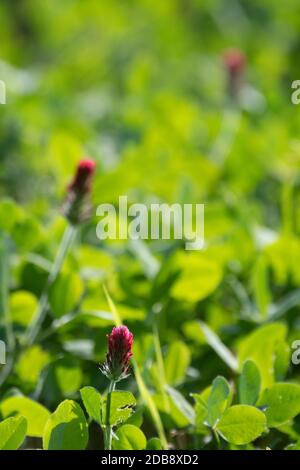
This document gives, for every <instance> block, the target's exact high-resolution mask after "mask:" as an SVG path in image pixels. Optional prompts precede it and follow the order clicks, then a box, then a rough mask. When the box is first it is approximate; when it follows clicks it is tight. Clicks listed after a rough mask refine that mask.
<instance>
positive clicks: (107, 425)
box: [105, 380, 116, 450]
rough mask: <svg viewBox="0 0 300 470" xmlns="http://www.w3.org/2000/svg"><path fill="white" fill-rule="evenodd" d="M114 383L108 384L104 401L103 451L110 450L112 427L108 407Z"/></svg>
mask: <svg viewBox="0 0 300 470" xmlns="http://www.w3.org/2000/svg"><path fill="white" fill-rule="evenodd" d="M115 386H116V382H114V381H113V380H112V381H111V382H110V384H109V389H108V394H107V400H106V420H105V421H106V422H105V450H111V444H112V426H111V425H110V406H111V394H112V392H113V391H114V389H115Z"/></svg>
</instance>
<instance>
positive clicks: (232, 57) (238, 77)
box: [224, 49, 246, 100]
mask: <svg viewBox="0 0 300 470" xmlns="http://www.w3.org/2000/svg"><path fill="white" fill-rule="evenodd" d="M224 64H225V68H226V70H227V74H228V92H229V95H230V96H231V98H232V99H234V100H237V99H238V97H239V94H240V91H241V87H242V85H243V72H244V69H245V65H246V59H245V56H244V54H243V53H242V52H241V51H240V50H239V49H230V50H228V51H226V52H225V54H224Z"/></svg>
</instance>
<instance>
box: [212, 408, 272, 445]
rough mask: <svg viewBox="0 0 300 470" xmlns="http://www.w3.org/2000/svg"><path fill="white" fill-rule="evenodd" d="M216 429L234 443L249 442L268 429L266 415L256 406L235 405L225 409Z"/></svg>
mask: <svg viewBox="0 0 300 470" xmlns="http://www.w3.org/2000/svg"><path fill="white" fill-rule="evenodd" d="M216 430H217V432H218V433H219V434H220V435H221V436H222V437H223V438H224V439H225V440H226V441H228V442H230V443H232V444H236V445H244V444H248V443H249V442H252V441H254V440H255V439H257V438H258V437H259V436H260V435H261V434H262V433H263V432H264V431H265V430H266V417H265V415H264V414H263V413H262V412H261V411H260V410H258V409H257V408H255V407H254V406H249V405H235V406H232V407H231V408H228V410H226V411H225V413H224V414H223V416H222V417H221V418H220V421H219V422H218V424H217V427H216Z"/></svg>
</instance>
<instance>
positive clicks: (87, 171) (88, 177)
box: [69, 159, 96, 193]
mask: <svg viewBox="0 0 300 470" xmlns="http://www.w3.org/2000/svg"><path fill="white" fill-rule="evenodd" d="M95 168H96V164H95V162H94V161H93V160H88V159H87V160H81V161H80V162H79V165H78V167H77V171H76V175H75V177H74V179H73V181H72V182H71V184H70V186H69V191H75V192H78V193H88V192H90V190H91V183H92V177H93V174H94V171H95Z"/></svg>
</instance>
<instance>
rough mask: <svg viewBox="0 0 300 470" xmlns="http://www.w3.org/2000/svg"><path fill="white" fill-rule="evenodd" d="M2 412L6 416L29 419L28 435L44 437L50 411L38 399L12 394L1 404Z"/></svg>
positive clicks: (0, 409)
mask: <svg viewBox="0 0 300 470" xmlns="http://www.w3.org/2000/svg"><path fill="white" fill-rule="evenodd" d="M0 412H1V414H2V416H3V417H4V418H7V417H9V416H23V417H24V418H26V420H27V436H32V437H42V435H43V431H44V427H45V424H46V422H47V420H48V418H49V416H50V413H49V411H48V410H47V409H46V408H45V407H44V406H42V405H40V404H39V403H37V402H36V401H33V400H31V399H30V398H27V397H22V396H15V397H14V396H12V397H9V398H6V399H4V400H3V401H2V402H1V404H0Z"/></svg>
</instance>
